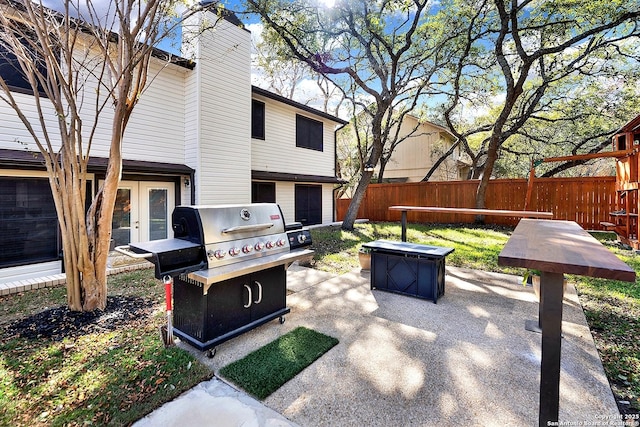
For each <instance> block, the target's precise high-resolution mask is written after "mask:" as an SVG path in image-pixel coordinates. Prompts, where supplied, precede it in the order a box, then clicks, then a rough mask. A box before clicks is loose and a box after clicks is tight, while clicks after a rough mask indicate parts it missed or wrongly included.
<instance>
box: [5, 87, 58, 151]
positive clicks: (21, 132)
mask: <svg viewBox="0 0 640 427" xmlns="http://www.w3.org/2000/svg"><path fill="white" fill-rule="evenodd" d="M14 97H15V98H16V100H17V102H18V104H20V105H21V108H22V111H23V113H24V114H25V115H26V116H27V118H28V119H29V121H30V122H31V123H34V124H36V123H37V120H38V114H37V111H36V109H35V107H34V106H33V96H31V95H23V94H20V93H14ZM45 102H46V100H45ZM45 105H46V104H45ZM47 110H48V111H50V113H49V114H46V113H45V120H46V122H47V127H48V129H53V130H54V131H55V129H57V124H56V117H55V113H54V112H53V111H54V110H53V108H47ZM36 129H37V127H36ZM37 133H38V135H39V136H40V137H41V136H42V132H37ZM55 135H57V134H55V133H54V136H55ZM59 140H60V138H59V137H57V138H56V141H59ZM0 148H3V149H7V150H25V149H27V150H29V151H38V147H37V146H36V144H35V142H34V141H33V138H32V137H31V135H30V134H29V133H28V132H27V129H26V128H25V126H24V125H23V124H22V122H21V121H20V119H19V118H18V116H17V114H16V112H15V110H13V109H12V108H11V107H9V106H8V105H7V104H6V103H5V102H4V101H2V102H0Z"/></svg>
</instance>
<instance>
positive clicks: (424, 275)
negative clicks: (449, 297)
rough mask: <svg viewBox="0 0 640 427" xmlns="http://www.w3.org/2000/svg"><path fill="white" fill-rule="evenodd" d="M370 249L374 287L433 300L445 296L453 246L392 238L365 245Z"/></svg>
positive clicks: (372, 284) (435, 300) (372, 287)
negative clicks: (449, 259) (429, 244)
mask: <svg viewBox="0 0 640 427" xmlns="http://www.w3.org/2000/svg"><path fill="white" fill-rule="evenodd" d="M362 246H363V247H365V248H368V249H370V250H371V289H379V290H383V291H388V292H396V293H400V294H405V295H411V296H414V297H418V298H425V299H429V300H433V302H434V303H436V302H437V301H438V298H439V297H441V296H442V295H444V274H445V268H444V267H445V265H444V260H445V256H447V255H448V254H450V253H451V252H453V248H444V247H439V246H427V245H420V244H415V243H407V242H394V241H390V240H376V241H373V242H369V243H366V244H364V245H362Z"/></svg>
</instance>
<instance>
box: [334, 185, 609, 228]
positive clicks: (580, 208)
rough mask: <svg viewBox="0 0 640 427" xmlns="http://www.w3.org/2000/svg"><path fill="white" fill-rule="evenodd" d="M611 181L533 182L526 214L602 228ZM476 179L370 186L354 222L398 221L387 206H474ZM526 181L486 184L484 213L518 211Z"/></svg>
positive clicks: (443, 219) (453, 218)
mask: <svg viewBox="0 0 640 427" xmlns="http://www.w3.org/2000/svg"><path fill="white" fill-rule="evenodd" d="M615 187H616V178H615V177H613V176H605V177H588V178H536V179H535V180H534V183H533V190H532V194H531V201H530V203H529V206H528V207H527V210H531V211H547V212H553V214H554V216H553V217H554V219H564V220H571V221H575V222H577V223H578V224H580V226H581V227H582V228H584V229H585V230H602V229H603V227H602V226H601V225H600V221H610V220H611V219H610V216H609V213H610V212H611V211H612V210H615V209H616V206H615V204H616V189H615ZM477 188H478V181H475V180H473V181H472V180H469V181H446V182H443V181H438V182H416V183H404V184H371V185H369V187H368V188H367V192H366V194H365V197H364V200H363V202H362V204H361V205H360V209H359V210H358V218H367V219H369V220H370V221H400V215H401V214H400V212H398V211H389V209H388V208H389V206H394V205H403V206H439V207H453V208H474V207H475V197H476V190H477ZM526 194H527V180H526V179H495V180H491V181H489V186H488V188H487V196H486V203H485V205H486V206H485V207H486V208H487V209H505V210H524V202H525V196H526ZM350 202H351V200H350V199H338V200H337V201H336V211H337V212H336V217H337V220H338V221H342V220H343V219H344V216H345V214H346V212H347V208H348V207H349V203H350ZM407 220H408V221H409V222H435V223H472V222H473V221H474V220H475V218H474V217H473V216H472V215H455V214H439V213H416V212H409V213H408V214H407ZM519 220H520V218H519V217H498V216H493V217H492V216H486V217H485V222H486V223H488V224H498V225H510V226H515V225H516V224H517V223H518V221H519Z"/></svg>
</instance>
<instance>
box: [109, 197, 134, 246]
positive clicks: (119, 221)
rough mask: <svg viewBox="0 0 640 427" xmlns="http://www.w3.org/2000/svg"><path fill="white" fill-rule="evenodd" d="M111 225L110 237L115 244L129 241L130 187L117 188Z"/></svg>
mask: <svg viewBox="0 0 640 427" xmlns="http://www.w3.org/2000/svg"><path fill="white" fill-rule="evenodd" d="M111 225H112V230H111V238H112V239H113V240H114V243H115V245H116V246H122V245H127V244H129V242H131V188H118V194H117V196H116V206H115V209H114V211H113V221H112V223H111Z"/></svg>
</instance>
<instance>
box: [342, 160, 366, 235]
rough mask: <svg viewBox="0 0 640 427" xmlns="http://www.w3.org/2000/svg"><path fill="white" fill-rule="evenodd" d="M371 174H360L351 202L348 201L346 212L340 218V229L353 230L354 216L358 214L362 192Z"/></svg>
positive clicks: (364, 191) (362, 196)
mask: <svg viewBox="0 0 640 427" xmlns="http://www.w3.org/2000/svg"><path fill="white" fill-rule="evenodd" d="M372 176H373V172H364V173H363V174H362V178H360V181H359V182H358V186H357V187H356V191H355V193H354V194H353V197H352V198H351V202H350V203H349V208H348V209H347V213H346V214H345V216H344V219H343V220H342V229H343V230H353V224H355V222H356V218H357V216H358V209H360V204H361V203H362V200H363V199H364V194H365V193H366V191H367V187H368V186H369V183H370V182H371V177H372Z"/></svg>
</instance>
